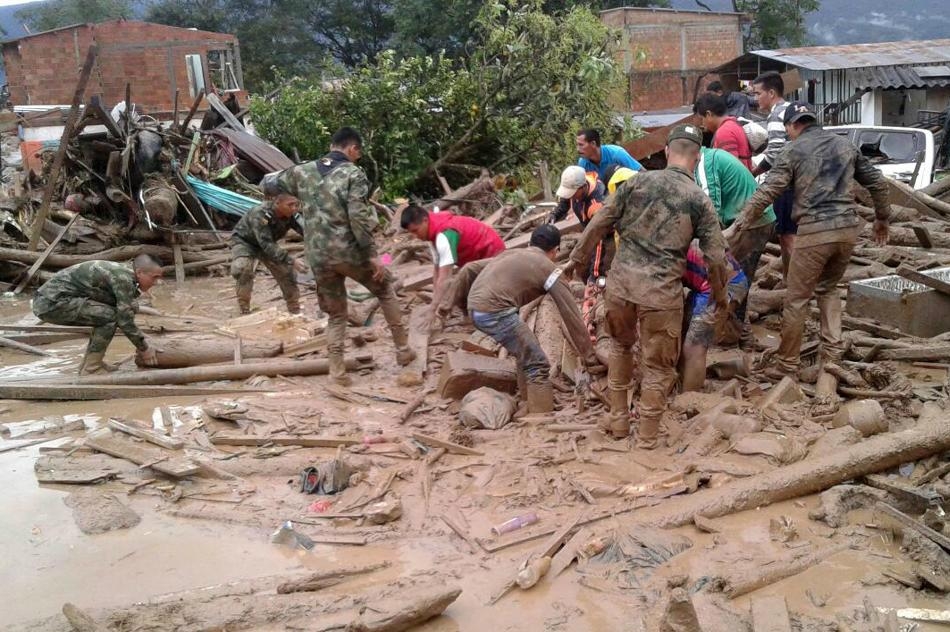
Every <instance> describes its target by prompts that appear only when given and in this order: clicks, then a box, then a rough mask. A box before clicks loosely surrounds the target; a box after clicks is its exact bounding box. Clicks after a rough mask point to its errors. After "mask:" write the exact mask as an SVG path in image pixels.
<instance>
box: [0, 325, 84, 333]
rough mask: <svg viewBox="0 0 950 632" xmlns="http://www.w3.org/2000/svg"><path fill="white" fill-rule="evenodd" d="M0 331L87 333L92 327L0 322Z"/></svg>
mask: <svg viewBox="0 0 950 632" xmlns="http://www.w3.org/2000/svg"><path fill="white" fill-rule="evenodd" d="M0 331H29V332H51V333H77V334H85V335H87V336H88V335H89V334H91V333H92V327H68V326H65V325H11V324H0Z"/></svg>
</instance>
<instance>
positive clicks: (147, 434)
mask: <svg viewBox="0 0 950 632" xmlns="http://www.w3.org/2000/svg"><path fill="white" fill-rule="evenodd" d="M163 408H164V407H163ZM108 424H109V427H110V428H112V429H113V430H118V431H119V432H124V433H125V434H127V435H132V436H133V437H138V438H139V439H144V440H145V441H148V442H149V443H154V444H155V445H157V446H159V447H162V448H168V449H169V450H181V449H182V448H183V447H185V442H184V441H182V440H181V439H179V438H178V437H168V436H165V435H162V434H159V433H157V432H155V431H153V430H149V429H147V428H141V427H137V426H134V425H132V424H127V423H124V422H123V421H122V420H120V419H116V418H115V417H112V418H110V419H109V421H108Z"/></svg>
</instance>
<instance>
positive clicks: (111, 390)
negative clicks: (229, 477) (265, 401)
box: [0, 382, 267, 401]
mask: <svg viewBox="0 0 950 632" xmlns="http://www.w3.org/2000/svg"><path fill="white" fill-rule="evenodd" d="M249 391H252V392H258V393H262V392H267V390H266V389H249V388H247V387H242V386H240V385H238V386H232V387H216V386H122V385H118V386H117V385H102V384H52V383H50V384H38V383H36V382H33V383H30V384H25V383H18V382H13V383H11V382H5V383H0V399H29V400H43V401H94V400H102V399H138V398H143V397H163V396H168V397H172V396H174V397H178V396H186V395H224V394H227V393H235V392H242V393H246V392H249Z"/></svg>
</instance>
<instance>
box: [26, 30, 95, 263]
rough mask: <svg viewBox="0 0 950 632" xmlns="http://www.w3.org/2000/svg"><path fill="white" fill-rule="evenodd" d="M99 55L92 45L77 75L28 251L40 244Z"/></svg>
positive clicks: (34, 222) (34, 221)
mask: <svg viewBox="0 0 950 632" xmlns="http://www.w3.org/2000/svg"><path fill="white" fill-rule="evenodd" d="M98 54H99V47H98V46H96V45H95V44H93V45H92V46H90V47H89V51H88V52H87V53H86V62H85V63H84V64H83V66H82V70H81V71H80V73H79V82H78V83H77V84H76V91H75V92H74V93H73V103H72V107H71V108H70V110H69V116H68V117H66V126H65V127H64V128H63V135H62V137H60V139H59V149H57V150H56V157H55V158H54V159H53V167H52V168H51V169H50V172H49V180H48V181H47V183H46V188H45V189H43V202H42V203H41V204H40V210H39V211H37V213H36V218H34V220H33V234H31V235H30V250H36V248H37V246H38V245H39V243H40V234H41V233H42V231H43V225H44V224H45V223H46V217H47V216H48V215H49V205H50V203H51V202H52V201H53V191H54V190H55V189H56V181H57V180H59V172H60V171H61V170H62V168H63V160H64V159H65V158H66V147H67V146H68V145H69V139H70V138H71V137H72V135H73V128H74V127H75V126H76V121H77V120H78V119H79V104H80V103H82V98H83V94H85V92H86V84H87V83H89V75H90V74H92V67H93V66H94V65H95V64H96V57H97V56H98Z"/></svg>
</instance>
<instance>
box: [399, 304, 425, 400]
mask: <svg viewBox="0 0 950 632" xmlns="http://www.w3.org/2000/svg"><path fill="white" fill-rule="evenodd" d="M428 311H429V307H428V306H427V305H420V306H418V307H416V308H415V309H413V310H412V312H411V313H410V314H409V348H411V349H412V350H413V351H415V352H416V357H415V359H414V360H413V361H412V362H410V363H409V364H408V365H406V367H405V368H403V369H402V371H400V376H401V377H402V383H405V384H407V385H409V384H423V383H424V382H425V377H426V371H427V370H428V368H429V325H428V322H427V321H426V315H427V313H428Z"/></svg>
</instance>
